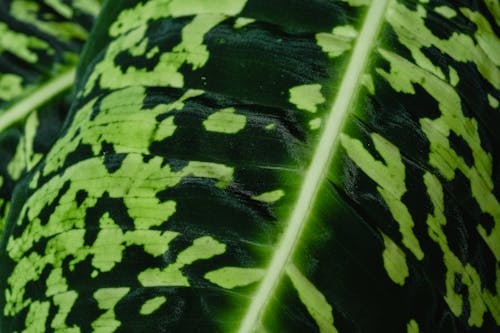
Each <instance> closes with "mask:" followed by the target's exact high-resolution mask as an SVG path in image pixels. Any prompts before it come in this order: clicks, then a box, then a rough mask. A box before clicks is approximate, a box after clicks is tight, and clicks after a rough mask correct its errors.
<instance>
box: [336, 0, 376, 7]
mask: <svg viewBox="0 0 500 333" xmlns="http://www.w3.org/2000/svg"><path fill="white" fill-rule="evenodd" d="M340 1H342V2H347V3H348V4H349V6H353V7H360V6H368V5H370V4H371V3H372V0H340Z"/></svg>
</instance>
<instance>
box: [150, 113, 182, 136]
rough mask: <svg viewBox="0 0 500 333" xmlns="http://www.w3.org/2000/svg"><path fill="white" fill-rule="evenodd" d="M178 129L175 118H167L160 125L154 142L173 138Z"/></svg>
mask: <svg viewBox="0 0 500 333" xmlns="http://www.w3.org/2000/svg"><path fill="white" fill-rule="evenodd" d="M176 129H177V126H176V125H175V123H174V117H173V116H170V117H167V118H165V119H164V120H163V121H162V122H160V124H159V125H158V127H157V129H156V132H155V135H154V138H153V140H154V141H162V140H165V139H166V138H168V137H171V136H172V135H173V134H174V132H175V130H176Z"/></svg>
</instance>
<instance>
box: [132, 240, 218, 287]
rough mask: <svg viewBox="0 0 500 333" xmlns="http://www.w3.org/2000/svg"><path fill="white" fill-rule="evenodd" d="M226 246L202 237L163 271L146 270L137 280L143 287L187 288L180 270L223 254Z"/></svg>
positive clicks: (186, 280) (187, 281) (187, 282)
mask: <svg viewBox="0 0 500 333" xmlns="http://www.w3.org/2000/svg"><path fill="white" fill-rule="evenodd" d="M225 251H226V245H225V244H222V243H220V242H218V241H217V240H215V239H213V238H212V237H210V236H203V237H200V238H197V239H195V240H194V242H193V244H192V245H191V246H189V247H188V248H186V249H185V250H183V251H182V252H181V253H179V255H178V256H177V260H176V261H175V263H173V264H170V265H169V266H167V267H166V268H164V269H159V268H148V269H146V270H145V271H143V272H142V273H140V274H139V276H138V280H139V282H140V283H141V284H142V285H143V286H145V287H152V286H186V287H187V286H189V285H190V284H189V280H188V279H187V277H186V276H184V274H182V272H181V269H182V268H183V267H184V266H187V265H191V264H192V263H194V262H195V261H198V260H205V259H210V258H212V257H215V256H218V255H220V254H223V253H224V252H225Z"/></svg>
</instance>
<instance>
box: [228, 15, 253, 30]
mask: <svg viewBox="0 0 500 333" xmlns="http://www.w3.org/2000/svg"><path fill="white" fill-rule="evenodd" d="M254 22H255V19H253V18H248V17H238V18H237V19H236V21H234V25H233V28H235V29H241V28H243V27H244V26H246V25H249V24H252V23H254Z"/></svg>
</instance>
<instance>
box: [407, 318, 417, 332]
mask: <svg viewBox="0 0 500 333" xmlns="http://www.w3.org/2000/svg"><path fill="white" fill-rule="evenodd" d="M406 332H407V333H419V332H420V330H419V328H418V323H417V322H416V321H415V319H412V320H410V321H409V322H408V324H406Z"/></svg>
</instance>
